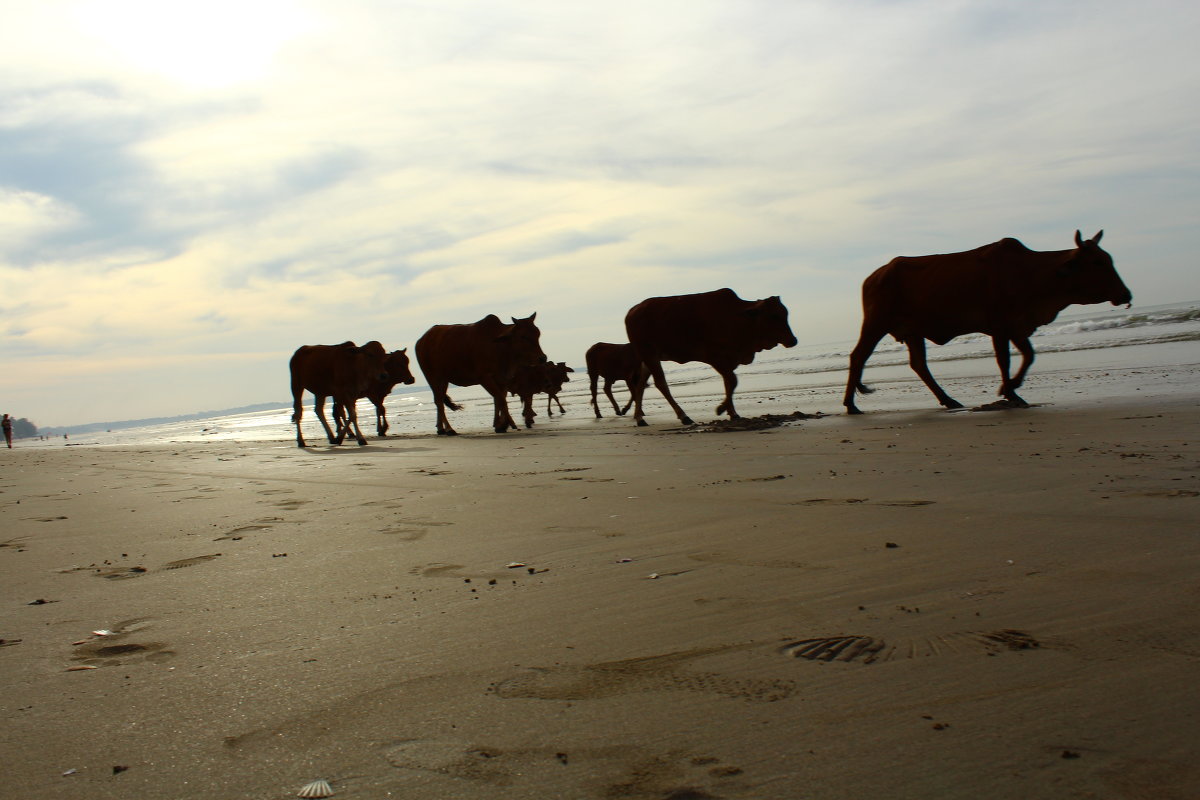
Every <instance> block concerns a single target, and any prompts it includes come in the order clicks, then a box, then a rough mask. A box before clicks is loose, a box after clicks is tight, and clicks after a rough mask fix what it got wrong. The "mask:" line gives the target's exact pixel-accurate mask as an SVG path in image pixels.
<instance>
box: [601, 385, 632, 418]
mask: <svg viewBox="0 0 1200 800" xmlns="http://www.w3.org/2000/svg"><path fill="white" fill-rule="evenodd" d="M609 386H612V383H609ZM625 388H626V389H628V390H629V402H628V403H626V404H625V407H624V408H622V409H621V410H620V411H617V401H616V400H615V399H614V398H613V396H612V390H611V389H607V390H606V391H608V399H609V400H612V404H613V411H617V416H618V417H623V416H625V415H626V414H627V413H629V407H630V406H631V405H633V383H632V382H631V381H630V380H629V379H628V378H626V379H625Z"/></svg>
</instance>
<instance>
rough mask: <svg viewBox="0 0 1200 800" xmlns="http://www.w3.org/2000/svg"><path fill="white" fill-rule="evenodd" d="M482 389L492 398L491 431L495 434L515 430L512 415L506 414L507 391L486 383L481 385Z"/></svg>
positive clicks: (515, 426)
mask: <svg viewBox="0 0 1200 800" xmlns="http://www.w3.org/2000/svg"><path fill="white" fill-rule="evenodd" d="M483 388H484V389H485V390H487V393H488V394H490V395H491V396H492V430H494V431H495V432H496V433H507V432H508V429H509V428H512V429H513V430H516V428H517V425H516V423H514V422H513V418H512V414H510V413H509V412H508V391H507V390H506V389H504V388H503V387H500V386H495V385H489V384H486V383H485V384H483ZM531 424H532V423H531Z"/></svg>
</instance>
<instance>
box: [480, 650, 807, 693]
mask: <svg viewBox="0 0 1200 800" xmlns="http://www.w3.org/2000/svg"><path fill="white" fill-rule="evenodd" d="M745 647H748V645H726V646H723V647H708V648H697V649H695V650H688V651H683V652H678V653H666V654H664V655H659V656H646V657H642V658H630V659H623V660H621V661H607V662H602V663H598V664H588V665H585V666H579V667H576V666H558V667H535V668H533V669H530V670H526V671H524V672H521V673H520V674H518V675H514V676H512V677H509V678H506V679H504V680H502V681H500V682H499V683H497V684H495V685H494V686H493V687H492V691H493V692H495V694H496V695H497V696H498V697H501V698H504V699H510V698H517V697H524V698H532V699H536V700H591V699H595V698H601V697H612V696H614V695H620V694H629V693H631V692H640V691H662V690H664V689H675V690H681V691H689V692H702V693H705V694H716V695H722V696H724V697H734V698H738V699H740V700H746V701H749V702H756V703H774V702H776V701H779V700H784V699H787V698H788V697H791V696H792V695H794V694H796V692H797V688H796V684H795V683H794V682H792V681H790V680H769V679H761V678H736V677H730V676H726V675H720V674H717V673H713V672H693V671H690V670H686V669H684V668H685V667H687V666H688V665H689V664H690V663H691V662H692V661H695V660H698V659H700V658H703V657H705V656H709V655H713V654H716V653H721V652H726V651H730V650H738V649H743V648H745Z"/></svg>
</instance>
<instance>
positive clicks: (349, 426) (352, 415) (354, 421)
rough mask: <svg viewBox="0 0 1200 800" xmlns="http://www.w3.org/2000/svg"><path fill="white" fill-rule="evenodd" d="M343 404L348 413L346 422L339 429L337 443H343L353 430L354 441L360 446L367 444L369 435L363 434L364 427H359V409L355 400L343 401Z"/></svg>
mask: <svg viewBox="0 0 1200 800" xmlns="http://www.w3.org/2000/svg"><path fill="white" fill-rule="evenodd" d="M341 406H342V410H343V412H344V413H345V415H346V422H345V424H344V425H342V426H341V427H340V428H339V429H338V436H337V442H336V443H335V444H341V443H342V441H343V440H344V439H345V438H346V434H347V433H351V432H352V431H353V434H354V441H356V442H358V444H359V445H360V446H362V445H365V444H366V443H367V437H365V436H363V433H362V429H361V428H359V427H358V409H357V408H355V403H354V401H351V402H349V403H342V404H341Z"/></svg>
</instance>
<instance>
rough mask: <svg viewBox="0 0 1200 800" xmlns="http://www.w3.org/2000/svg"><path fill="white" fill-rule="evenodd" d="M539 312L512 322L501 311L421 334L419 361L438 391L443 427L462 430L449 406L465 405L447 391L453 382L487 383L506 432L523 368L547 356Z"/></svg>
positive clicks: (499, 427) (495, 422)
mask: <svg viewBox="0 0 1200 800" xmlns="http://www.w3.org/2000/svg"><path fill="white" fill-rule="evenodd" d="M536 317H537V314H533V315H532V316H529V317H526V318H525V319H517V318H516V317H513V318H512V320H513V324H511V325H507V324H505V323H503V322H501V321H500V319H499V317H497V316H496V315H495V314H488V315H487V316H486V317H484V318H483V319H481V320H479V321H478V322H473V323H470V324H467V325H434V326H433V327H432V328H430V329H429V330H427V331H425V333H424V334H422V336H421V338H420V339H418V340H417V344H416V351H417V363H418V364H420V365H421V371H422V372H423V373H425V380H426V381H428V383H429V388H430V390H431V391H432V392H433V402H434V404H435V405H436V406H437V432H438V434H439V435H443V436H453V435H455V434H457V433H458V431H456V430H454V428H452V427H450V421H449V420H448V419H447V418H446V408H447V407H449V408H451V409H452V410H457V409H458V408H459V406H458V405H456V404H455V403H454V402H453V401H452V400H451V399H450V398H449V396H448V395H447V394H446V390H447V389H448V387H449V385H450V384H451V383H453V384H455V385H457V386H474V385H476V384H478V385H480V386H482V387H483V388H484V389H485V390H487V393H488V394H490V395H491V396H492V401H493V405H494V414H493V417H492V428H493V430H495V431H496V433H504V432H505V431H507V430H508V429H509V427H513V428H515V427H516V425H513V424H512V417H511V416H510V415H509V413H508V390H509V386H510V385H511V384H512V380H513V376H514V375H515V374H516V371H517V369H518V368H520V367H523V366H525V365H528V364H540V363H543V362H545V360H546V354H545V353H543V352H542V347H541V344H540V343H539V340H540V339H541V335H542V334H541V331H539V330H538V327H537V325H535V324H534V319H535V318H536Z"/></svg>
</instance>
